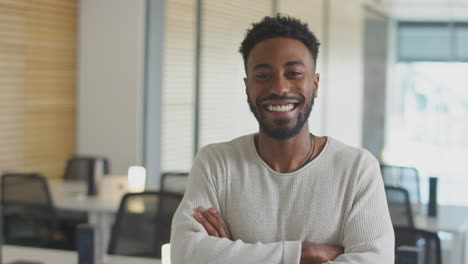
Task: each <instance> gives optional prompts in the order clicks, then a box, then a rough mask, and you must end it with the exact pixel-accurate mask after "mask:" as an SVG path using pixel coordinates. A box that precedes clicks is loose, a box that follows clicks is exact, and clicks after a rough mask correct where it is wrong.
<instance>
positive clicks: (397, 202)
mask: <svg viewBox="0 0 468 264" xmlns="http://www.w3.org/2000/svg"><path fill="white" fill-rule="evenodd" d="M385 194H386V196H387V203H388V209H389V211H390V217H391V219H392V223H393V226H403V227H413V228H414V219H413V211H412V209H411V204H410V200H409V194H408V191H407V190H406V189H404V188H401V187H395V186H385Z"/></svg>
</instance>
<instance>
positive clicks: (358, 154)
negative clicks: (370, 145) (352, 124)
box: [328, 137, 376, 160]
mask: <svg viewBox="0 0 468 264" xmlns="http://www.w3.org/2000/svg"><path fill="white" fill-rule="evenodd" d="M328 140H329V142H328V152H329V154H331V155H332V156H335V157H339V158H340V159H342V158H347V160H356V159H364V160H376V158H375V157H374V156H373V155H372V154H371V153H370V152H369V151H368V150H366V149H364V148H360V147H355V146H351V145H348V144H345V143H343V142H342V141H340V140H338V139H335V138H332V137H328Z"/></svg>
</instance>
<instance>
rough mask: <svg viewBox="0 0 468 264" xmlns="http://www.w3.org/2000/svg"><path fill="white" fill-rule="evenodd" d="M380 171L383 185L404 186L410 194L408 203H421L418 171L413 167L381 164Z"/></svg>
mask: <svg viewBox="0 0 468 264" xmlns="http://www.w3.org/2000/svg"><path fill="white" fill-rule="evenodd" d="M380 171H381V172H382V177H383V181H384V184H385V185H389V186H396V187H402V188H405V189H406V190H407V191H408V192H409V195H410V203H418V204H420V203H421V189H420V179H419V173H418V170H417V169H416V168H413V167H401V166H390V165H385V164H381V165H380Z"/></svg>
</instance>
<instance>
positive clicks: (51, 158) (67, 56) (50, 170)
mask: <svg viewBox="0 0 468 264" xmlns="http://www.w3.org/2000/svg"><path fill="white" fill-rule="evenodd" d="M77 10H78V3H77V0H0V172H7V171H28V172H33V171H34V172H40V173H42V174H44V175H45V176H47V177H50V178H55V177H60V176H61V175H62V173H63V169H64V165H65V161H66V159H67V158H68V157H69V156H70V155H71V154H73V153H74V150H75V130H76V129H75V120H76V109H75V108H76V50H77Z"/></svg>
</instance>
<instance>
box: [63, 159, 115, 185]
mask: <svg viewBox="0 0 468 264" xmlns="http://www.w3.org/2000/svg"><path fill="white" fill-rule="evenodd" d="M98 162H102V169H103V173H104V175H106V174H109V173H110V165H109V160H108V159H106V158H102V157H88V156H74V157H71V158H70V159H68V161H67V165H66V167H65V173H64V175H63V179H64V180H79V181H86V180H87V179H88V175H90V174H94V170H95V168H96V166H97V164H98Z"/></svg>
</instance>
